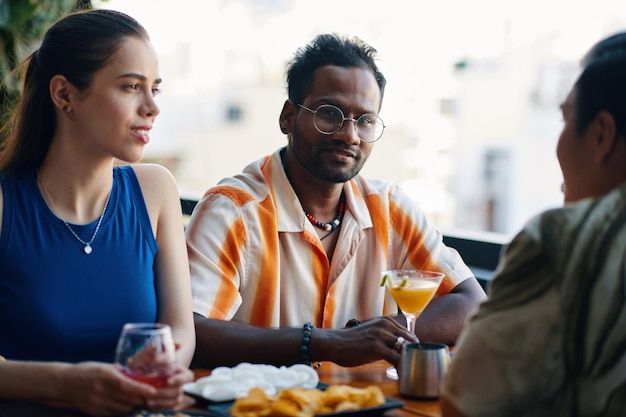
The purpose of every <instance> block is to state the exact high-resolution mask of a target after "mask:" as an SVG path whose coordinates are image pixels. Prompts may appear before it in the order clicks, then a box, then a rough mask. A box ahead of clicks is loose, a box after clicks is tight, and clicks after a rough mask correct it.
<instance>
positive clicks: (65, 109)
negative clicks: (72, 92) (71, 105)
mask: <svg viewBox="0 0 626 417" xmlns="http://www.w3.org/2000/svg"><path fill="white" fill-rule="evenodd" d="M63 113H67V104H66V105H65V106H63Z"/></svg>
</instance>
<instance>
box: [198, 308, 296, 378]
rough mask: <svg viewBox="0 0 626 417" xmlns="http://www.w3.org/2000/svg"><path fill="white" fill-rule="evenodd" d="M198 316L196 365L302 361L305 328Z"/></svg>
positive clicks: (275, 363) (203, 366) (276, 363)
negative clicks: (265, 325)
mask: <svg viewBox="0 0 626 417" xmlns="http://www.w3.org/2000/svg"><path fill="white" fill-rule="evenodd" d="M194 316H195V323H196V353H195V356H194V359H193V362H192V367H202V368H214V367H216V366H234V365H237V364H238V363H241V362H251V363H266V364H272V365H290V364H294V363H299V362H302V358H301V357H300V346H301V344H302V336H303V331H302V328H284V329H264V328H259V327H255V326H250V325H247V324H243V323H237V322H232V321H223V320H217V319H206V318H204V317H202V316H200V315H197V314H195V315H194Z"/></svg>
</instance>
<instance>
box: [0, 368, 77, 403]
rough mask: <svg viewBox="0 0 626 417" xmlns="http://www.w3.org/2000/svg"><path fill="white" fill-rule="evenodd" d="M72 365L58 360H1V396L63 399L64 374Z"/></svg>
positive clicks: (9, 397) (24, 398)
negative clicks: (46, 361) (45, 361)
mask: <svg viewBox="0 0 626 417" xmlns="http://www.w3.org/2000/svg"><path fill="white" fill-rule="evenodd" d="M70 366H71V365H69V364H64V363H58V362H49V363H41V362H23V361H10V360H8V361H3V362H0V398H2V399H10V400H37V401H49V400H63V399H62V398H61V390H60V388H61V387H63V380H64V374H65V373H66V372H67V370H68V369H69V367H70Z"/></svg>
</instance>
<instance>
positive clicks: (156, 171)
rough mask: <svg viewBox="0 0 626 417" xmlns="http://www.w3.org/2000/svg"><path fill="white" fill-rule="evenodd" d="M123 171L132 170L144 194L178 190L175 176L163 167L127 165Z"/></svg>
mask: <svg viewBox="0 0 626 417" xmlns="http://www.w3.org/2000/svg"><path fill="white" fill-rule="evenodd" d="M121 169H123V170H130V171H132V172H133V173H134V174H135V176H136V177H137V181H139V184H140V186H141V190H142V191H143V192H144V194H145V193H152V192H155V193H163V192H164V191H165V192H168V191H169V192H171V191H172V190H176V188H177V185H176V181H175V179H174V176H173V175H172V173H171V172H170V171H169V170H168V169H167V168H165V167H164V166H162V165H158V164H135V165H126V166H124V167H121Z"/></svg>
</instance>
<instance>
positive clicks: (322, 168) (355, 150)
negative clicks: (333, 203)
mask: <svg viewBox="0 0 626 417" xmlns="http://www.w3.org/2000/svg"><path fill="white" fill-rule="evenodd" d="M324 137H325V138H327V139H326V140H321V141H311V140H308V139H306V136H305V135H303V134H302V132H301V131H300V129H299V128H298V126H297V125H296V126H295V128H294V132H293V134H292V136H291V138H290V141H289V145H290V146H291V147H292V149H293V154H294V156H295V157H296V159H297V160H298V162H300V164H301V165H302V166H303V167H304V168H305V169H306V170H307V171H308V172H309V173H310V174H311V175H312V176H314V177H315V178H317V179H318V180H320V181H324V182H329V183H335V184H338V183H344V182H347V181H349V180H351V179H352V178H354V177H355V176H356V175H357V174H358V173H359V172H360V171H361V169H362V168H363V165H364V164H365V161H367V158H368V157H369V154H367V155H363V152H362V150H361V148H360V147H358V146H350V145H346V144H345V143H344V142H343V141H339V140H333V139H332V138H331V136H324ZM332 151H345V152H349V153H350V154H352V155H354V158H353V159H351V163H341V162H337V163H333V162H332V161H328V158H327V157H325V154H327V153H328V152H332Z"/></svg>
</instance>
